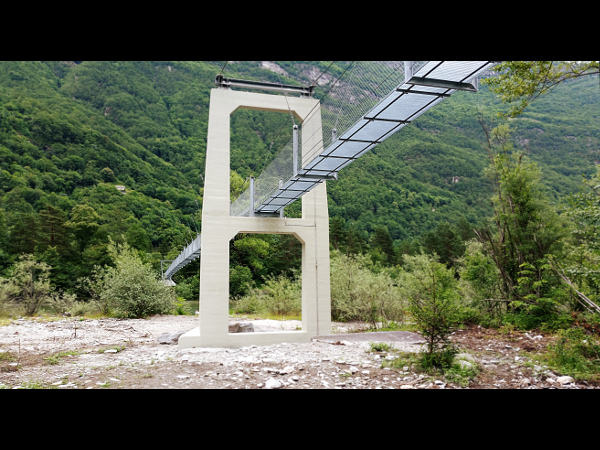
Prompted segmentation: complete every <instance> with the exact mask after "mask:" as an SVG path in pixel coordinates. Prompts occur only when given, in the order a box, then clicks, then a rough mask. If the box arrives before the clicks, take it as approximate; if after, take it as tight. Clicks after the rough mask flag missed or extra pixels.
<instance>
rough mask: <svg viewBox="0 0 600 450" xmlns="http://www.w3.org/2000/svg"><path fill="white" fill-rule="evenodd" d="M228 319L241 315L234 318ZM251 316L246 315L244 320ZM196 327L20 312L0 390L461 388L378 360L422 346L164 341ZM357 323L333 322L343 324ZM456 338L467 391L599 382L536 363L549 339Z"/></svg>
mask: <svg viewBox="0 0 600 450" xmlns="http://www.w3.org/2000/svg"><path fill="white" fill-rule="evenodd" d="M231 322H232V323H233V322H235V320H234V319H232V320H231ZM245 322H248V320H245ZM249 322H251V323H252V324H253V326H254V329H255V330H256V331H278V330H287V331H293V330H296V329H299V328H300V326H301V323H300V322H297V321H285V322H280V321H266V320H262V321H261V320H250V321H249ZM196 326H197V318H196V317H190V316H155V317H152V318H150V319H145V320H119V319H100V320H87V319H86V320H80V319H73V318H64V319H61V320H57V321H47V320H35V319H20V320H15V321H13V323H11V324H10V325H8V326H5V327H1V328H0V388H4V389H18V388H27V387H42V388H57V389H107V388H133V389H149V388H150V389H152V388H154V389H183V388H192V389H207V388H208V389H292V388H294V389H406V390H409V389H449V388H464V387H467V386H464V385H462V386H459V385H457V384H453V383H451V382H448V381H446V380H444V379H443V378H442V379H438V378H435V377H433V378H432V377H429V376H427V375H423V374H418V373H414V372H413V371H412V370H411V368H410V367H397V368H390V367H382V365H384V364H382V362H384V361H386V360H387V361H388V362H389V361H391V360H394V359H395V358H397V357H398V352H400V353H402V352H418V351H420V346H419V345H409V344H399V343H395V344H394V349H393V351H390V352H371V351H370V344H369V343H368V342H363V343H351V342H347V341H344V339H343V335H340V341H341V342H343V345H332V344H329V343H324V342H319V341H313V342H311V343H309V344H282V345H275V346H270V347H256V346H251V347H247V348H243V349H235V350H234V349H209V348H204V349H187V350H183V351H179V350H178V349H177V346H176V345H164V344H160V343H159V340H158V338H159V337H160V336H161V335H163V334H164V333H172V332H176V331H187V330H190V329H192V328H194V327H196ZM358 327H359V325H358V324H335V325H334V330H335V331H338V332H340V331H341V332H344V331H347V330H348V328H358ZM454 339H455V340H456V342H457V343H458V344H460V345H461V347H462V348H463V351H464V352H465V353H464V354H463V355H462V356H461V357H462V359H464V360H465V361H466V362H468V363H469V364H474V365H477V366H479V367H481V368H482V371H481V375H480V376H478V377H477V378H475V379H473V380H472V381H471V382H470V383H469V386H468V387H469V388H495V389H506V388H521V389H523V388H525V389H539V388H568V389H582V388H593V386H587V385H586V384H584V383H575V382H573V380H572V379H569V378H568V377H567V378H564V377H560V374H555V373H552V372H551V371H550V370H548V369H547V368H546V367H544V366H541V365H540V366H538V365H536V364H534V363H533V362H532V361H534V359H535V358H534V353H535V352H536V351H541V350H542V349H543V348H544V345H546V344H547V342H548V338H546V337H544V336H540V337H539V338H538V337H537V336H529V337H525V335H510V336H507V335H501V334H498V333H497V332H496V333H494V332H493V331H489V330H481V329H477V328H476V327H474V328H472V329H469V330H464V331H459V332H457V333H456V334H455V336H454Z"/></svg>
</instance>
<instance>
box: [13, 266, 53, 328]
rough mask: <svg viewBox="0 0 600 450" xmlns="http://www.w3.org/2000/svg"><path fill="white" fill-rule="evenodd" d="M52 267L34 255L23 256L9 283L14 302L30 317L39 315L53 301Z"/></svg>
mask: <svg viewBox="0 0 600 450" xmlns="http://www.w3.org/2000/svg"><path fill="white" fill-rule="evenodd" d="M50 270H51V267H50V266H49V265H48V264H45V263H43V262H39V261H36V260H35V258H34V257H33V255H21V257H20V258H19V261H18V262H17V263H16V264H15V266H14V268H13V273H12V277H11V279H10V281H9V283H8V285H9V287H8V289H9V290H10V291H11V298H12V300H13V302H14V303H15V304H16V305H17V306H18V307H19V308H20V309H22V310H23V312H24V313H25V314H26V315H28V316H33V315H35V314H37V312H38V311H39V310H40V308H41V307H42V306H43V305H46V304H47V303H48V302H49V301H50V300H51V294H52V287H51V286H50Z"/></svg>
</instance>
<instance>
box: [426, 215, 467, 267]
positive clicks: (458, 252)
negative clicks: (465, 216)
mask: <svg viewBox="0 0 600 450" xmlns="http://www.w3.org/2000/svg"><path fill="white" fill-rule="evenodd" d="M421 244H422V246H423V250H425V252H426V253H428V254H434V253H435V254H436V255H438V257H439V258H440V261H441V262H443V263H444V264H446V265H447V266H448V267H449V266H451V265H454V263H455V262H456V261H457V259H458V258H460V257H461V256H462V255H463V254H464V253H465V243H464V240H463V239H461V237H460V235H459V234H458V233H457V232H456V230H455V229H454V228H453V227H452V226H450V224H449V223H448V222H444V223H441V224H439V225H438V227H437V228H436V229H435V230H434V231H431V232H429V233H425V234H424V235H423V236H422V237H421Z"/></svg>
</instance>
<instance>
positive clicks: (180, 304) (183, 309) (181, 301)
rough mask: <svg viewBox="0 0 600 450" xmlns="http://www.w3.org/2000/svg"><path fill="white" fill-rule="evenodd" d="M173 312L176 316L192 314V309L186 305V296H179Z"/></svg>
mask: <svg viewBox="0 0 600 450" xmlns="http://www.w3.org/2000/svg"><path fill="white" fill-rule="evenodd" d="M173 314H174V315H176V316H189V315H191V311H190V310H189V308H188V307H187V306H186V305H185V298H183V297H177V302H176V304H175V310H174V311H173Z"/></svg>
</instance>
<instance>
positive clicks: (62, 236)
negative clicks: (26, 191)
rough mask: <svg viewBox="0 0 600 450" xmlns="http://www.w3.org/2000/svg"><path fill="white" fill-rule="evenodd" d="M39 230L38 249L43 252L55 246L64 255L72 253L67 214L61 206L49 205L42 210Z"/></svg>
mask: <svg viewBox="0 0 600 450" xmlns="http://www.w3.org/2000/svg"><path fill="white" fill-rule="evenodd" d="M39 217H40V224H39V231H38V236H37V239H38V251H39V252H41V253H43V252H45V251H46V249H47V248H48V247H54V248H55V249H56V251H58V253H59V254H60V255H62V256H67V255H68V254H69V253H70V246H69V242H70V239H69V230H68V228H67V226H66V222H67V216H66V214H65V213H64V212H63V211H62V210H61V209H59V208H56V207H54V206H52V205H47V206H46V209H43V210H42V211H40V214H39Z"/></svg>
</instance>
